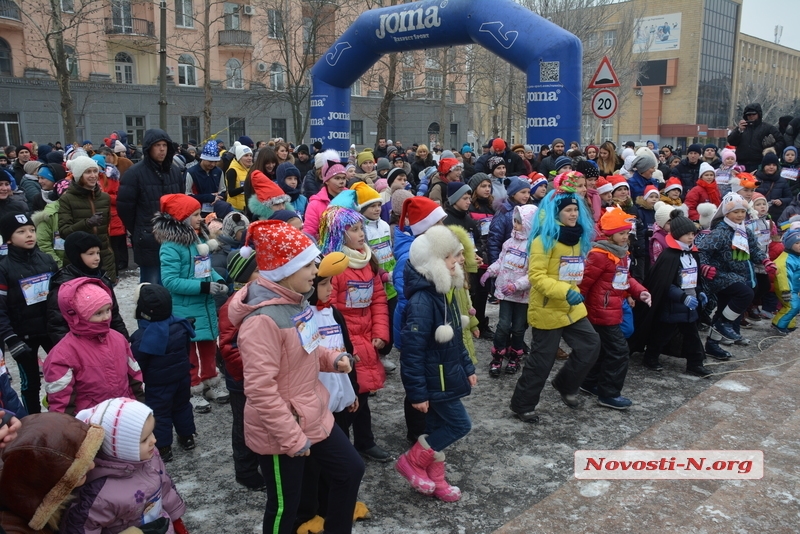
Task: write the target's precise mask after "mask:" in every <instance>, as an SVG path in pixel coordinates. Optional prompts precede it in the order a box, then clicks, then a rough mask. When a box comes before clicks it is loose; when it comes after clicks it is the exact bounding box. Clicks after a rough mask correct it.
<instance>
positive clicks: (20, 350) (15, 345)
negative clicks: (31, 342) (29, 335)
mask: <svg viewBox="0 0 800 534" xmlns="http://www.w3.org/2000/svg"><path fill="white" fill-rule="evenodd" d="M6 346H7V347H8V352H9V353H10V354H11V357H12V358H14V360H16V361H19V359H20V358H21V357H22V356H24V355H25V354H27V353H29V352H30V351H31V348H30V347H29V346H28V344H27V343H25V342H24V341H22V340H21V339H20V338H19V337H18V336H16V335H14V336H10V337H9V338H7V339H6Z"/></svg>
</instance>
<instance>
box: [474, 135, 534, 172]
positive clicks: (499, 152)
mask: <svg viewBox="0 0 800 534" xmlns="http://www.w3.org/2000/svg"><path fill="white" fill-rule="evenodd" d="M494 156H499V157H501V158H503V160H504V161H505V162H506V176H524V175H525V170H526V169H525V163H523V161H522V158H521V157H519V154H517V153H515V152H511V150H509V149H508V145H507V144H506V142H505V141H503V140H502V139H500V138H499V137H498V138H497V139H495V140H494V141H492V148H491V150H489V152H487V153H486V154H484V155H482V156H481V157H479V158H478V161H476V162H475V172H484V173H486V174H491V172H490V171H489V158H493V157H494ZM473 174H474V173H473Z"/></svg>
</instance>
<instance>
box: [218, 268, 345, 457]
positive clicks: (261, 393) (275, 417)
mask: <svg viewBox="0 0 800 534" xmlns="http://www.w3.org/2000/svg"><path fill="white" fill-rule="evenodd" d="M308 308H309V305H308V302H307V301H306V299H305V297H303V295H301V294H299V293H296V292H294V291H291V290H289V289H287V288H285V287H283V286H281V285H278V284H276V283H274V282H270V281H268V280H266V279H265V278H263V277H259V278H258V279H256V280H255V281H253V282H251V283H249V284H248V285H247V286H246V287H244V288H242V289H240V290H239V292H238V293H236V294H235V295H234V296H233V297H231V300H230V304H229V305H228V318H229V319H230V320H231V323H232V324H233V326H235V327H237V328H239V338H238V342H239V354H240V355H241V357H242V365H243V368H244V392H245V395H246V396H247V404H245V407H244V440H245V443H247V446H248V447H250V449H252V450H253V451H254V452H256V453H257V454H287V455H290V456H293V455H295V454H296V453H298V452H300V451H302V450H304V449H305V448H306V447H307V446H308V445H313V444H314V443H319V442H320V441H322V440H324V439H326V438H327V437H328V436H329V435H330V432H331V428H332V427H333V415H332V414H331V412H330V410H329V409H328V397H329V395H328V391H327V390H326V389H325V386H324V385H322V382H320V381H319V373H320V371H323V372H334V371H335V366H336V364H337V363H338V360H339V359H340V358H341V357H346V354H344V353H340V352H337V351H332V350H330V349H327V348H324V347H322V346H319V347H317V348H316V349H314V350H313V352H311V354H309V353H307V352H306V350H305V349H304V348H303V346H302V345H301V344H300V336H299V335H298V331H297V329H296V328H295V322H296V320H295V319H293V318H294V317H296V316H297V315H298V314H300V313H303V312H304V311H305V310H307V309H308ZM248 316H249V317H248ZM308 442H310V443H308Z"/></svg>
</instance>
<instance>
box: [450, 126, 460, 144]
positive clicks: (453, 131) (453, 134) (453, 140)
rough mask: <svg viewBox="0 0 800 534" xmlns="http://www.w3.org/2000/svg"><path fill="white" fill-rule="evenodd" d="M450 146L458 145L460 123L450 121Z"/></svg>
mask: <svg viewBox="0 0 800 534" xmlns="http://www.w3.org/2000/svg"><path fill="white" fill-rule="evenodd" d="M450 146H458V124H456V123H455V122H451V123H450Z"/></svg>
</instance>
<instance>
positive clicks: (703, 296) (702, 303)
mask: <svg viewBox="0 0 800 534" xmlns="http://www.w3.org/2000/svg"><path fill="white" fill-rule="evenodd" d="M697 300H699V301H700V307H701V308H705V307H706V304H708V297H707V296H706V294H705V293H703V292H702V291H701V292H700V294H699V295H697Z"/></svg>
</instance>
